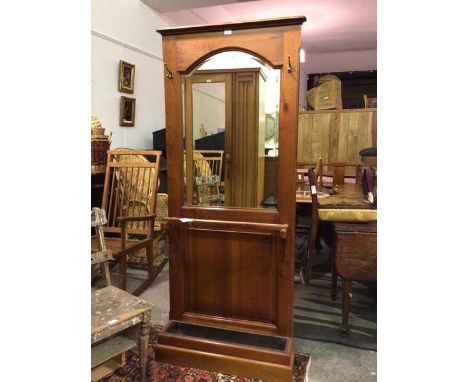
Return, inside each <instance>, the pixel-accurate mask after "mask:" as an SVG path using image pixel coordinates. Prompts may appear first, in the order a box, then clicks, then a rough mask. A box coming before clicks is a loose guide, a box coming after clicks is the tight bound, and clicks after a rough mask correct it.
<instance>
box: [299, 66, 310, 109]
mask: <svg viewBox="0 0 468 382" xmlns="http://www.w3.org/2000/svg"><path fill="white" fill-rule="evenodd" d="M304 64H305V63H304V62H303V63H301V75H300V76H299V111H304V110H307V99H306V93H307V78H308V76H307V74H308V73H307V72H306V71H305V66H304Z"/></svg>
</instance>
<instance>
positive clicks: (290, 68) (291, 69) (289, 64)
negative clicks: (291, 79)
mask: <svg viewBox="0 0 468 382" xmlns="http://www.w3.org/2000/svg"><path fill="white" fill-rule="evenodd" d="M292 71H293V68H292V66H291V56H288V73H292Z"/></svg>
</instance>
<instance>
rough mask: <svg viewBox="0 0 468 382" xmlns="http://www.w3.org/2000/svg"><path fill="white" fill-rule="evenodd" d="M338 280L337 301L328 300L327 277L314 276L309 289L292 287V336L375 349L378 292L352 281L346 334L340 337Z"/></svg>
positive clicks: (328, 281)
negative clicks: (347, 331)
mask: <svg viewBox="0 0 468 382" xmlns="http://www.w3.org/2000/svg"><path fill="white" fill-rule="evenodd" d="M340 285H341V281H340V279H339V278H338V289H337V298H336V300H335V301H333V300H332V299H331V297H330V288H331V277H330V274H329V273H328V274H323V273H314V274H313V275H312V278H311V280H310V283H309V285H308V286H305V285H302V284H301V283H300V282H296V283H295V284H294V337H300V338H306V339H309V340H317V341H326V342H335V343H338V344H342V345H347V346H352V347H356V348H359V349H365V350H374V351H376V350H377V290H376V287H375V285H374V286H372V285H365V284H362V283H357V282H353V285H352V290H351V293H352V297H351V302H350V311H349V321H348V322H349V333H348V336H347V337H342V336H341V331H340V328H341V288H340Z"/></svg>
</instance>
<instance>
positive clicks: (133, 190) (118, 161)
mask: <svg viewBox="0 0 468 382" xmlns="http://www.w3.org/2000/svg"><path fill="white" fill-rule="evenodd" d="M160 155H161V152H160V151H155V150H147V151H142V150H140V151H137V150H135V151H134V150H126V149H125V150H109V151H108V160H107V167H106V175H105V181H104V192H103V197H102V208H103V209H104V210H105V211H106V212H107V223H106V225H104V226H102V231H103V233H104V240H105V243H106V246H107V248H109V249H110V250H112V252H113V253H114V260H113V262H111V264H112V266H114V265H116V263H118V265H119V288H121V289H123V290H126V288H127V265H135V266H136V267H145V268H146V271H147V278H145V279H143V281H142V282H141V283H140V284H139V285H138V286H137V287H136V288H135V290H134V291H133V294H135V295H137V296H138V295H139V294H141V293H142V292H143V291H144V290H145V289H146V288H147V287H148V286H149V285H150V284H151V283H152V282H153V281H154V279H155V278H156V277H157V275H158V274H159V272H160V271H161V269H162V268H163V267H164V265H165V264H166V262H167V258H165V256H164V255H163V254H160V256H156V259H157V261H156V262H155V250H154V246H155V245H156V246H157V245H158V240H156V241H155V239H159V238H161V237H162V235H163V231H162V229H161V225H160V224H158V222H156V211H157V201H158V197H157V187H158V170H159V160H160ZM145 156H147V157H149V158H151V159H152V160H153V161H149V160H147V159H146V158H145ZM162 198H163V199H164V195H162ZM166 200H167V197H166ZM166 214H167V213H166ZM91 248H92V251H98V250H99V243H98V240H97V237H96V236H94V237H92V240H91ZM164 252H165V251H164ZM164 254H165V253H164ZM136 278H138V279H140V278H141V276H140V275H138V276H137V277H136Z"/></svg>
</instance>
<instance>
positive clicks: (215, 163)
mask: <svg viewBox="0 0 468 382" xmlns="http://www.w3.org/2000/svg"><path fill="white" fill-rule="evenodd" d="M279 82H280V70H279V69H272V68H271V67H269V66H268V65H266V63H264V62H262V61H261V60H259V59H258V58H256V57H254V56H252V55H249V54H246V53H243V52H223V53H219V54H217V55H215V56H212V57H211V58H209V59H208V60H207V61H205V62H204V63H203V64H202V65H201V66H199V67H198V68H197V69H196V70H195V71H193V72H192V73H191V74H190V75H187V76H185V78H184V81H183V88H182V89H183V94H184V111H183V112H184V116H183V121H184V139H185V203H186V204H190V205H199V206H228V207H273V208H274V207H275V206H276V197H275V195H276V170H277V158H278V150H279V148H278V109H279V108H278V103H279Z"/></svg>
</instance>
